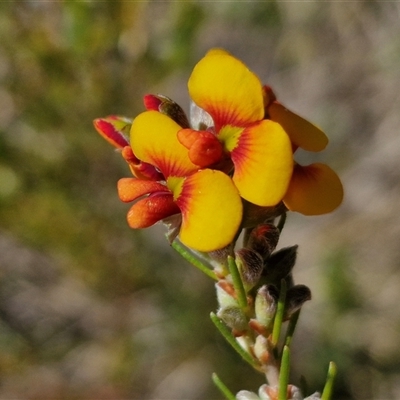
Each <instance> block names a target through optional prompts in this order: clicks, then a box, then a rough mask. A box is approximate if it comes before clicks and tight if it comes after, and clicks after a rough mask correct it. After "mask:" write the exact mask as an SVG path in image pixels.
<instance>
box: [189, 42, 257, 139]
mask: <svg viewBox="0 0 400 400" xmlns="http://www.w3.org/2000/svg"><path fill="white" fill-rule="evenodd" d="M188 86H189V94H190V97H191V98H192V99H193V101H194V102H195V103H196V104H197V105H198V106H199V107H201V108H203V109H204V110H205V111H207V112H208V113H209V114H210V115H211V116H212V118H213V120H214V123H215V126H216V130H217V132H218V131H219V129H220V128H221V127H222V126H224V125H227V124H229V125H233V126H245V125H247V124H249V123H251V122H255V121H259V120H261V119H262V118H263V116H264V106H263V90H262V85H261V82H260V80H259V79H258V77H257V76H256V75H255V74H254V73H253V72H251V71H250V70H249V69H248V68H247V67H246V65H244V64H243V63H242V62H241V61H240V60H238V59H237V58H235V57H233V56H232V55H230V54H229V53H227V52H226V51H224V50H219V49H214V50H211V51H210V52H208V53H207V54H206V56H205V57H204V58H203V59H201V60H200V61H199V62H198V64H197V65H196V66H195V67H194V69H193V72H192V75H191V76H190V79H189V83H188Z"/></svg>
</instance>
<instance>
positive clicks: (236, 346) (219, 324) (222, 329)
mask: <svg viewBox="0 0 400 400" xmlns="http://www.w3.org/2000/svg"><path fill="white" fill-rule="evenodd" d="M210 318H211V321H212V322H213V323H214V325H215V326H216V327H217V329H218V330H219V331H220V333H221V335H222V336H223V337H224V338H225V339H226V341H227V342H228V343H229V344H230V345H231V346H232V347H233V348H234V349H235V350H236V352H237V353H238V354H239V355H240V356H241V357H242V358H243V360H245V361H246V362H248V363H249V364H250V365H251V366H252V367H253V368H254V369H256V370H259V369H260V365H259V364H258V363H257V362H256V361H255V360H254V359H253V357H252V356H251V355H250V354H249V353H247V352H246V351H245V350H244V349H243V348H242V346H240V344H239V343H238V342H237V341H236V338H235V337H234V336H233V335H232V332H231V331H230V330H229V328H228V327H227V326H226V325H225V324H224V323H223V322H222V321H221V320H220V319H219V318H218V317H217V316H216V315H215V314H214V313H213V312H212V313H211V314H210Z"/></svg>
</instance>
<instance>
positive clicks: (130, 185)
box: [117, 178, 169, 203]
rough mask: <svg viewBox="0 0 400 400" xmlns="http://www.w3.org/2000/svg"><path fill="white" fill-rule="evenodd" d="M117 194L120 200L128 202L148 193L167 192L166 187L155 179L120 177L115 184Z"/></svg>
mask: <svg viewBox="0 0 400 400" xmlns="http://www.w3.org/2000/svg"><path fill="white" fill-rule="evenodd" d="M117 189H118V196H119V198H120V199H121V201H123V202H125V203H128V202H130V201H133V200H136V199H138V198H139V197H141V196H143V195H145V194H150V193H157V192H161V193H169V190H168V188H167V187H166V186H165V185H162V184H161V183H158V182H155V181H148V180H141V179H136V178H122V179H120V180H119V181H118V185H117Z"/></svg>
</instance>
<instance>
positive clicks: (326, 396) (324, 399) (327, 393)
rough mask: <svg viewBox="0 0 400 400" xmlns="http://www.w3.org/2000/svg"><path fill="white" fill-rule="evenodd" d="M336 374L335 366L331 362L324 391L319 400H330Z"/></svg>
mask: <svg viewBox="0 0 400 400" xmlns="http://www.w3.org/2000/svg"><path fill="white" fill-rule="evenodd" d="M336 374H337V368H336V364H335V363H334V362H332V361H331V362H330V363H329V368H328V376H327V377H326V383H325V387H324V390H323V392H322V396H321V400H330V399H332V395H333V384H334V382H335V378H336Z"/></svg>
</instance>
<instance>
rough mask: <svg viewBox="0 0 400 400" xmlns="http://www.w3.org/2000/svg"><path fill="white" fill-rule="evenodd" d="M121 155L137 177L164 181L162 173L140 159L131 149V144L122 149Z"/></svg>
mask: <svg viewBox="0 0 400 400" xmlns="http://www.w3.org/2000/svg"><path fill="white" fill-rule="evenodd" d="M122 157H123V158H124V159H125V161H126V162H127V163H128V164H129V167H130V169H131V171H132V174H133V175H134V176H135V177H136V178H139V179H149V180H152V181H164V180H165V178H164V175H163V174H162V173H161V172H160V171H158V169H157V168H156V167H155V166H154V165H151V164H149V163H146V162H142V161H140V160H139V159H138V158H137V157H136V156H135V154H134V153H133V151H132V148H131V146H125V147H124V148H123V149H122Z"/></svg>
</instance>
